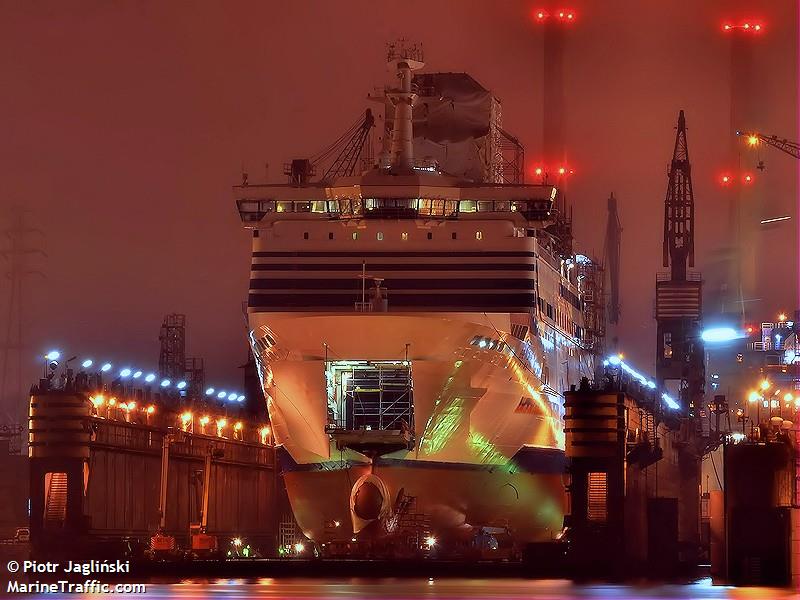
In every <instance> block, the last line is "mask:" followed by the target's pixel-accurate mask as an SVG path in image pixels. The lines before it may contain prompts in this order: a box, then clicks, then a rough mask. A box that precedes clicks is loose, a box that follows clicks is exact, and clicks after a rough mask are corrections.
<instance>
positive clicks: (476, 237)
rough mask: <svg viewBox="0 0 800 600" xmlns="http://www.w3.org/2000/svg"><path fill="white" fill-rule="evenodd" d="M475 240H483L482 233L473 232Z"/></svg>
mask: <svg viewBox="0 0 800 600" xmlns="http://www.w3.org/2000/svg"><path fill="white" fill-rule="evenodd" d="M475 239H476V240H482V239H483V232H482V231H476V232H475Z"/></svg>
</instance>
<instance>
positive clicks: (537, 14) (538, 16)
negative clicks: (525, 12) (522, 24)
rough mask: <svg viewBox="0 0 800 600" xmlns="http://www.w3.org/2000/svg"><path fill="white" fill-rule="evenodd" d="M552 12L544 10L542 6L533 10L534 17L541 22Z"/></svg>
mask: <svg viewBox="0 0 800 600" xmlns="http://www.w3.org/2000/svg"><path fill="white" fill-rule="evenodd" d="M549 16H550V14H549V13H548V12H547V11H546V10H542V9H541V8H539V9H536V10H534V11H533V18H534V19H536V20H537V21H538V22H539V23H543V22H544V21H545V19H547V17H549Z"/></svg>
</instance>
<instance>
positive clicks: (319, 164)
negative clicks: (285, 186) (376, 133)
mask: <svg viewBox="0 0 800 600" xmlns="http://www.w3.org/2000/svg"><path fill="white" fill-rule="evenodd" d="M373 127H375V117H374V116H373V114H372V111H371V110H370V109H367V110H366V111H364V114H363V116H361V117H359V118H358V119H357V120H356V122H355V123H353V125H351V126H350V128H349V129H348V130H347V131H345V132H344V133H343V134H342V135H340V136H339V137H338V138H337V139H336V140H335V141H334V142H333V143H332V144H330V145H329V146H327V147H325V148H323V149H322V150H320V151H319V152H317V153H316V154H315V155H313V156H310V157H309V158H296V159H294V160H292V162H290V163H288V164H286V165H284V167H283V172H284V175H288V176H289V183H294V184H303V183H308V182H309V181H310V180H311V178H312V177H314V176H315V175H316V174H317V172H318V171H322V176H321V177H320V179H319V181H320V182H322V183H326V182H330V181H333V180H335V179H337V178H339V177H350V176H352V175H354V174H355V172H356V167H358V164H359V159H360V158H361V157H362V155H364V154H365V155H366V156H365V157H364V158H365V159H367V160H371V159H372V144H371V143H370V136H369V134H370V132H371V131H372V128H373Z"/></svg>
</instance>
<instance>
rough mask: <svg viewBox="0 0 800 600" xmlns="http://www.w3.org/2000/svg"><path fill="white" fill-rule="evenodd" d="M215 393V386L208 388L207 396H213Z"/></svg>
mask: <svg viewBox="0 0 800 600" xmlns="http://www.w3.org/2000/svg"><path fill="white" fill-rule="evenodd" d="M213 393H214V388H208V389H207V390H206V396H211V395H212V394H213Z"/></svg>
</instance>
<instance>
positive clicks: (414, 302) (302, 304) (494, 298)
mask: <svg viewBox="0 0 800 600" xmlns="http://www.w3.org/2000/svg"><path fill="white" fill-rule="evenodd" d="M356 300H357V298H356V297H354V296H353V295H351V294H250V295H249V298H248V306H249V307H250V308H258V309H262V311H264V309H268V310H269V311H271V312H291V311H308V310H309V308H316V309H320V310H323V311H326V310H327V311H330V310H331V309H336V308H346V309H348V312H350V311H352V309H353V303H354V302H355V301H356ZM389 306H390V307H391V308H392V310H397V309H398V308H406V307H414V308H424V307H433V308H439V309H442V308H447V309H451V310H455V311H461V310H467V311H479V312H483V311H485V310H488V309H493V312H526V311H527V310H528V309H530V308H532V307H534V306H536V296H535V295H534V294H478V293H476V294H467V295H465V294H463V293H459V294H448V293H443V294H414V295H394V296H392V297H391V298H390V299H389ZM499 309H502V310H499Z"/></svg>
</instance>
